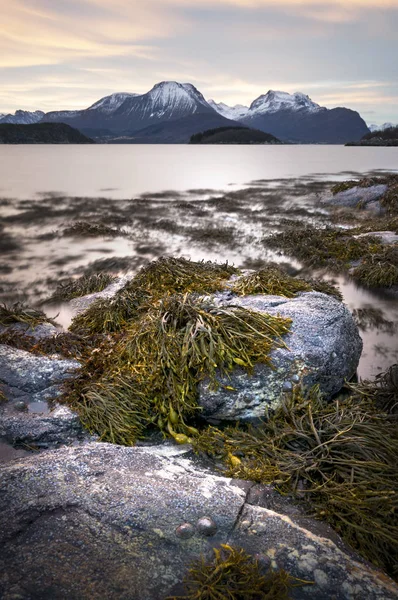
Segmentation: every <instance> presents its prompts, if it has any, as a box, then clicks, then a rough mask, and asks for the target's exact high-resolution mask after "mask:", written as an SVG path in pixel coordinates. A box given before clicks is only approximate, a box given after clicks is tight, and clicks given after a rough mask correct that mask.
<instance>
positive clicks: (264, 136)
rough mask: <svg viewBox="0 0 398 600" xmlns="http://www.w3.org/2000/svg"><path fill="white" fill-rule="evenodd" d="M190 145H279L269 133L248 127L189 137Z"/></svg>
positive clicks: (222, 129)
mask: <svg viewBox="0 0 398 600" xmlns="http://www.w3.org/2000/svg"><path fill="white" fill-rule="evenodd" d="M189 143H190V144H280V143H281V141H280V140H278V139H277V138H276V137H275V136H273V135H271V134H270V133H264V131H259V130H258V129H250V128H249V127H236V126H234V127H218V128H217V129H208V130H207V131H203V132H202V133H196V134H194V135H193V136H191V139H190V142H189Z"/></svg>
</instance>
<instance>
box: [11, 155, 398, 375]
mask: <svg viewBox="0 0 398 600" xmlns="http://www.w3.org/2000/svg"><path fill="white" fill-rule="evenodd" d="M397 165H398V148H345V147H341V146H276V147H267V146H243V147H242V146H239V147H236V146H231V147H198V146H192V147H191V146H124V145H123V146H94V147H93V146H2V147H1V146H0V182H1V183H0V186H1V188H2V189H1V190H0V214H1V216H2V219H1V225H2V226H3V228H2V229H1V228H0V277H1V284H0V300H5V301H7V302H10V301H15V300H17V299H26V300H27V301H29V302H31V303H34V302H37V301H41V300H43V299H45V298H46V297H48V296H49V294H50V293H51V292H52V291H54V289H55V287H56V286H57V284H58V283H59V281H61V280H62V279H65V278H68V277H70V276H73V277H76V276H80V275H82V274H85V273H87V274H89V273H95V272H100V271H109V272H112V273H114V274H116V275H118V274H122V273H126V272H130V273H135V272H137V270H138V269H139V268H140V267H141V266H143V265H145V264H147V263H148V262H149V261H150V260H153V259H156V258H158V257H159V256H161V255H165V254H168V255H175V256H184V257H186V258H191V259H193V260H216V261H218V262H223V261H228V262H229V263H233V264H235V265H236V266H238V267H242V268H261V266H262V265H264V263H265V262H267V261H277V262H280V263H284V264H285V265H286V266H287V267H288V268H289V269H290V270H291V271H292V272H294V273H297V274H300V273H301V274H306V273H307V271H305V270H304V269H303V267H302V265H301V264H300V263H299V262H298V261H296V260H295V259H294V258H292V257H286V256H284V255H283V254H279V253H275V252H273V251H271V250H270V249H269V248H267V247H266V245H265V243H264V239H266V237H267V236H269V235H270V234H271V233H273V232H276V231H281V230H283V228H284V226H285V225H286V223H288V224H290V225H291V224H294V223H303V222H306V223H311V224H313V225H315V226H319V227H324V226H325V225H326V224H327V223H328V221H329V219H328V214H327V211H326V210H325V209H324V207H321V206H319V204H318V203H317V194H318V193H319V192H321V191H322V190H323V189H324V188H325V186H326V185H327V182H330V181H336V180H343V179H347V178H351V177H355V176H359V175H360V174H363V173H368V172H369V171H374V170H377V169H379V170H387V171H393V170H394V169H396V168H397ZM165 190H166V191H165ZM1 198H2V199H1ZM76 221H85V222H87V223H99V224H103V225H107V226H109V227H111V228H113V230H115V229H116V230H118V232H116V235H113V233H112V232H111V233H110V235H109V236H108V237H104V236H100V237H88V236H83V237H76V236H70V235H64V231H65V229H66V228H67V227H69V226H70V224H71V223H72V222H76ZM326 276H327V277H328V275H327V274H326ZM338 284H339V287H340V289H341V291H342V293H343V295H344V301H345V303H346V304H347V306H348V307H349V308H350V310H352V311H354V313H355V316H356V318H357V320H358V322H359V325H360V330H361V336H362V338H363V340H364V351H363V354H362V357H361V362H360V365H359V370H358V374H359V376H360V377H362V378H368V377H374V376H375V375H376V374H377V373H378V372H380V371H381V370H383V369H385V368H387V367H389V366H390V365H391V364H392V363H394V362H397V361H398V342H397V339H398V302H397V300H396V299H393V298H391V297H388V295H385V294H381V293H379V292H376V291H370V290H365V289H363V288H360V287H358V286H357V285H355V284H354V283H353V282H352V281H351V280H349V279H348V278H344V277H340V278H339V279H338ZM369 307H370V308H371V311H370V313H369V310H368V309H369ZM46 311H47V314H48V315H49V316H51V317H54V316H55V315H56V314H57V313H58V312H59V317H58V320H59V322H60V323H61V324H62V325H63V326H67V325H68V324H69V323H70V320H71V318H72V313H71V310H70V307H66V306H65V305H60V306H50V307H48V306H46ZM372 311H373V312H372ZM369 314H370V315H371V316H372V315H373V317H372V318H369Z"/></svg>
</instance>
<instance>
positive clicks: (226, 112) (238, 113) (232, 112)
mask: <svg viewBox="0 0 398 600" xmlns="http://www.w3.org/2000/svg"><path fill="white" fill-rule="evenodd" d="M208 103H209V104H210V106H211V107H212V108H214V110H215V111H216V112H218V113H219V114H220V115H222V116H223V117H225V118H226V119H231V120H232V121H239V119H243V118H244V117H245V116H246V115H247V113H248V111H249V108H248V107H247V106H243V104H236V105H235V106H228V105H227V104H224V102H219V103H217V102H215V101H214V100H208Z"/></svg>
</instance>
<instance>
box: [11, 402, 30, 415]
mask: <svg viewBox="0 0 398 600" xmlns="http://www.w3.org/2000/svg"><path fill="white" fill-rule="evenodd" d="M14 408H15V410H17V411H18V412H22V411H23V410H28V405H27V404H26V402H23V401H22V400H19V401H18V402H15V404H14Z"/></svg>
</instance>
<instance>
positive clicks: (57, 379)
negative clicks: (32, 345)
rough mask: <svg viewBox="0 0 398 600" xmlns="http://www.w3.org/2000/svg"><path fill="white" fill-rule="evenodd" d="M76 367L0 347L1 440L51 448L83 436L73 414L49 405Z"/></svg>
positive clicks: (77, 364) (63, 361)
mask: <svg viewBox="0 0 398 600" xmlns="http://www.w3.org/2000/svg"><path fill="white" fill-rule="evenodd" d="M79 366H80V365H79V363H78V362H77V361H75V360H61V359H57V358H49V357H46V356H36V355H34V354H31V353H30V352H25V351H24V350H17V349H15V348H11V347H10V346H4V345H0V389H1V390H2V391H3V392H4V394H5V396H6V398H7V400H8V401H7V402H5V403H2V404H0V438H3V439H5V440H7V441H8V442H10V443H11V444H14V445H15V444H28V445H29V444H33V445H35V446H43V447H51V446H54V445H59V444H66V443H71V442H72V441H74V440H76V439H82V438H83V437H86V436H87V435H88V434H86V433H84V432H83V429H82V427H81V424H80V421H79V418H78V416H77V415H76V414H75V413H74V412H72V411H71V410H70V409H69V408H67V407H66V406H60V405H59V404H56V403H55V404H52V405H51V407H50V406H49V404H48V401H49V400H53V399H54V398H56V397H57V396H59V395H60V393H61V384H62V383H63V382H64V381H66V380H67V379H69V378H70V377H73V376H74V373H75V372H76V369H78V368H79Z"/></svg>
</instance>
